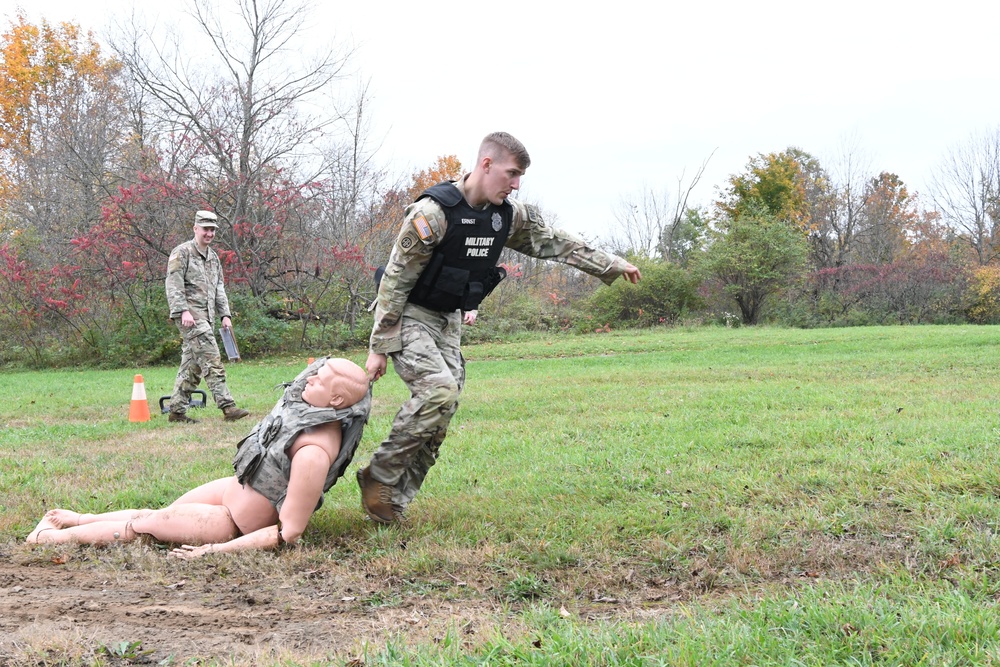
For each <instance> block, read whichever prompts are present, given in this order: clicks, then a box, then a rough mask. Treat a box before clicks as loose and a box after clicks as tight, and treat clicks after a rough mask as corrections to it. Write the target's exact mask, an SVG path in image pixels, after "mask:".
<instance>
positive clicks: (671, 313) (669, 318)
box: [585, 260, 703, 328]
mask: <svg viewBox="0 0 1000 667" xmlns="http://www.w3.org/2000/svg"><path fill="white" fill-rule="evenodd" d="M637 266H639V269H640V270H641V271H642V280H640V281H639V282H638V283H637V284H635V285H633V284H631V283H629V282H627V281H626V280H624V279H619V280H616V281H615V282H614V283H612V284H611V285H609V286H607V287H602V288H601V289H598V290H597V292H595V293H594V295H593V296H592V297H591V298H590V300H589V301H588V303H587V305H586V308H585V311H586V314H587V315H589V316H590V318H591V319H590V321H589V324H593V325H594V326H595V327H599V326H605V325H608V326H612V327H613V326H615V325H616V324H618V325H620V324H629V325H633V326H634V325H638V326H645V327H648V326H654V325H657V324H675V323H676V322H677V321H678V320H680V319H681V318H682V317H684V315H685V314H687V313H688V312H689V311H691V310H697V309H699V308H701V307H703V304H702V299H701V297H700V296H699V294H698V286H699V284H700V282H701V281H700V279H699V277H698V276H697V275H696V274H695V273H693V272H692V271H690V270H688V269H684V268H682V267H680V266H678V265H676V264H672V263H669V262H657V261H648V260H647V261H644V262H637ZM591 328H592V327H591Z"/></svg>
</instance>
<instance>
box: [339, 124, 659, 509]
mask: <svg viewBox="0 0 1000 667" xmlns="http://www.w3.org/2000/svg"><path fill="white" fill-rule="evenodd" d="M530 162H531V160H530V158H529V157H528V152H527V150H526V149H525V148H524V146H523V144H521V142H520V141H518V140H517V139H515V138H514V137H512V136H511V135H509V134H507V133H506V132H495V133H493V134H490V135H488V136H487V137H486V138H485V139H483V142H482V144H481V145H480V148H479V153H478V156H477V158H476V165H475V167H474V168H473V170H472V171H471V172H470V173H468V174H465V175H464V176H462V178H461V179H459V180H458V181H449V182H446V183H441V184H438V185H435V186H433V187H431V188H429V189H428V190H427V191H425V192H424V193H423V194H422V195H421V196H420V197H419V198H418V199H417V201H416V202H414V203H413V204H411V205H410V206H409V207H407V209H406V214H405V219H404V221H403V224H402V226H401V228H400V231H399V234H398V236H397V237H396V243H395V245H394V247H393V249H392V253H391V254H390V256H389V261H388V262H387V264H386V266H385V271H384V273H383V274H382V275H381V281H380V284H379V287H378V297H377V299H376V302H375V322H374V326H373V327H372V334H371V339H370V348H369V354H368V360H367V362H366V364H365V366H366V370H367V372H368V379H369V380H370V381H371V382H375V381H377V380H378V379H379V378H380V377H382V375H384V374H385V371H386V366H387V361H386V360H387V357H392V361H393V368H394V369H395V371H396V373H397V374H398V375H399V377H400V378H401V379H402V380H403V382H404V383H405V384H406V386H407V388H408V389H409V390H410V394H411V397H410V399H409V400H408V401H406V402H405V403H404V404H403V406H402V407H401V408H400V410H399V411H398V412H397V414H396V417H395V419H394V420H393V423H392V427H391V429H390V431H389V434H388V435H387V436H386V438H385V440H383V441H382V443H381V444H380V445H379V447H378V449H377V450H376V451H375V453H374V455H373V456H372V459H371V462H370V463H369V464H368V466H366V467H364V468H362V469H360V470H359V471H358V473H357V478H358V485H359V486H360V487H361V505H362V508H363V509H364V510H365V513H366V514H367V515H368V517H369V518H370V519H372V520H373V521H376V522H379V523H393V522H396V521H399V520H401V519H402V518H403V513H404V512H405V510H406V508H407V506H408V505H409V503H410V502H411V501H412V500H413V499H414V498H415V497H416V495H417V492H418V491H419V489H420V487H421V485H422V484H423V481H424V478H425V477H426V475H427V473H428V471H429V470H430V468H431V466H433V465H434V464H435V462H436V461H437V457H438V453H439V451H440V447H441V444H442V442H443V441H444V439H445V436H446V435H447V431H448V425H449V423H450V421H451V418H452V416H453V415H454V414H455V411H456V410H457V409H458V400H459V397H460V396H461V393H462V389H463V387H464V385H465V359H464V358H463V357H462V352H461V349H460V343H461V327H462V323H463V313H465V317H464V321H465V323H467V324H468V323H471V321H474V313H475V310H476V309H477V308H478V307H479V304H480V302H481V301H482V299H483V297H484V296H485V295H486V294H487V293H488V292H489V290H490V289H492V287H495V285H496V283H498V282H499V280H500V279H502V274H501V273H499V272H498V267H497V265H496V263H497V261H498V260H499V257H500V252H501V250H502V249H503V248H505V247H506V248H511V249H513V250H516V251H517V252H520V253H523V254H525V255H528V256H531V257H537V258H540V259H549V260H553V261H557V262H561V263H564V264H568V265H570V266H574V267H576V268H578V269H580V270H581V271H584V272H586V273H588V274H590V275H592V276H596V277H597V278H599V279H600V280H601V281H603V282H604V283H605V284H611V283H612V282H614V280H616V279H617V278H618V277H619V276H624V277H625V279H626V280H628V281H629V282H632V283H636V282H638V281H639V279H640V278H641V274H640V272H639V269H638V268H636V267H635V266H633V265H632V264H630V263H629V262H627V261H626V260H624V259H622V258H620V257H616V256H615V255H612V254H609V253H606V252H604V251H601V250H598V249H596V248H591V247H590V246H588V245H587V244H586V243H585V242H583V241H582V240H580V239H578V238H577V237H576V236H573V235H572V234H569V233H567V232H564V231H561V230H558V229H555V228H553V227H550V226H549V225H548V224H547V223H546V222H545V220H544V219H543V217H542V215H541V212H540V211H539V210H538V208H537V207H535V206H532V205H530V204H524V203H522V202H519V201H517V200H516V199H512V198H509V195H510V194H511V192H513V191H514V190H516V189H518V188H519V187H520V179H521V176H522V175H523V174H524V172H525V170H526V169H527V168H528V165H529V164H530ZM469 315H473V317H469Z"/></svg>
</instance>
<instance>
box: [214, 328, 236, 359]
mask: <svg viewBox="0 0 1000 667" xmlns="http://www.w3.org/2000/svg"><path fill="white" fill-rule="evenodd" d="M219 335H220V336H222V346H223V347H224V348H226V356H227V357H229V361H239V360H240V348H239V347H238V346H237V345H236V339H235V338H233V330H232V329H226V328H225V327H220V328H219Z"/></svg>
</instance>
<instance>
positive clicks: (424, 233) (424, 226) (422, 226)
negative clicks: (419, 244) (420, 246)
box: [413, 213, 434, 241]
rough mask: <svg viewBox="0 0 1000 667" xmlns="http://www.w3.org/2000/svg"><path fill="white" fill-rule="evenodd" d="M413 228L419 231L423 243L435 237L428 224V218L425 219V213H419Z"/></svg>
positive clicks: (418, 234)
mask: <svg viewBox="0 0 1000 667" xmlns="http://www.w3.org/2000/svg"><path fill="white" fill-rule="evenodd" d="M413 228H414V229H416V230H417V236H419V237H420V240H421V241H426V240H427V239H429V238H430V237H432V236H434V232H432V231H431V226H430V225H429V224H428V223H427V218H425V217H424V214H423V213H417V214H416V215H415V216H413Z"/></svg>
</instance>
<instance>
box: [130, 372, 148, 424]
mask: <svg viewBox="0 0 1000 667" xmlns="http://www.w3.org/2000/svg"><path fill="white" fill-rule="evenodd" d="M128 420H129V421H130V422H148V421H149V402H148V401H146V385H145V384H144V383H143V381H142V376H141V375H136V376H135V383H134V384H133V385H132V405H131V406H130V407H129V409H128Z"/></svg>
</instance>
